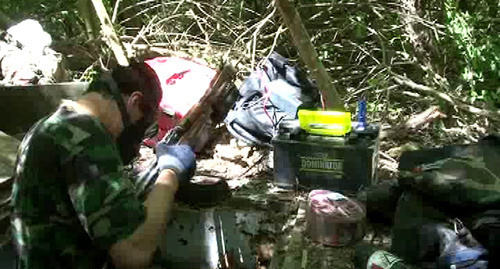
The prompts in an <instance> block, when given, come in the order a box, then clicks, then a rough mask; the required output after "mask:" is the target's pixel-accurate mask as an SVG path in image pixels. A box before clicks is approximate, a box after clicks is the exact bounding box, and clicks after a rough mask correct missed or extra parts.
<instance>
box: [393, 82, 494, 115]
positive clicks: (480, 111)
mask: <svg viewBox="0 0 500 269" xmlns="http://www.w3.org/2000/svg"><path fill="white" fill-rule="evenodd" d="M392 75H393V79H394V80H395V81H396V82H397V83H398V84H401V85H404V86H407V87H409V88H411V89H413V90H416V91H418V92H420V93H423V94H427V95H431V96H434V97H436V98H438V99H440V100H442V101H445V102H446V103H448V104H449V105H451V106H453V107H456V108H458V109H460V110H463V111H465V112H469V113H472V114H475V115H479V116H484V117H488V118H489V119H491V120H495V121H500V110H496V111H494V110H486V109H481V108H478V107H475V106H472V105H469V104H466V103H464V102H462V101H460V100H457V99H456V98H453V97H451V96H450V95H448V94H446V93H444V92H440V91H438V90H435V89H432V88H430V87H428V86H425V85H421V84H417V83H415V82H413V81H412V80H410V79H409V78H407V77H403V76H401V75H398V74H395V73H392Z"/></svg>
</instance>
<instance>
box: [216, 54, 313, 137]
mask: <svg viewBox="0 0 500 269" xmlns="http://www.w3.org/2000/svg"><path fill="white" fill-rule="evenodd" d="M239 91H240V97H239V100H238V101H237V102H236V103H235V105H234V107H233V109H232V110H231V111H229V113H228V115H227V117H226V119H225V120H224V122H225V123H226V126H227V129H228V130H229V132H230V133H231V134H232V135H233V136H234V137H236V138H238V139H240V140H242V141H243V142H245V143H247V144H250V145H270V141H271V139H272V137H273V136H274V135H275V134H276V132H277V129H278V125H279V123H280V122H281V121H282V120H283V119H296V118H297V111H298V109H299V107H301V108H314V107H318V105H319V104H320V95H319V91H318V89H317V87H316V86H315V84H314V83H313V82H312V81H310V80H308V79H307V78H306V76H305V73H304V72H302V71H301V70H300V69H299V68H298V67H296V66H293V65H291V63H290V62H289V60H288V59H287V58H285V57H283V56H281V55H279V54H278V53H276V52H273V53H272V54H271V55H270V57H269V58H268V59H266V60H265V61H264V63H263V65H262V67H259V68H257V69H256V70H255V71H254V72H252V73H251V74H250V76H249V77H248V78H247V79H246V80H245V82H244V83H243V85H242V86H241V88H240V90H239Z"/></svg>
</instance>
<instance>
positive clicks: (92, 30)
mask: <svg viewBox="0 0 500 269" xmlns="http://www.w3.org/2000/svg"><path fill="white" fill-rule="evenodd" d="M77 5H78V11H79V13H80V15H81V16H82V18H83V22H84V23H85V29H86V30H87V36H88V38H89V39H90V40H96V39H97V38H98V37H99V20H98V19H97V17H96V14H95V11H94V8H93V7H92V2H91V1H90V0H78V3H77Z"/></svg>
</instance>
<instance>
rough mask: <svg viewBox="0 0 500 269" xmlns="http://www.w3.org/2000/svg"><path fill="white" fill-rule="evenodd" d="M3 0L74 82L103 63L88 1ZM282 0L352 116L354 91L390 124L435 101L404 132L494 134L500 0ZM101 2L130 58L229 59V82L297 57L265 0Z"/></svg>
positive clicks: (467, 138) (498, 117)
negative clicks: (36, 27)
mask: <svg viewBox="0 0 500 269" xmlns="http://www.w3.org/2000/svg"><path fill="white" fill-rule="evenodd" d="M6 2H7V3H6V4H5V5H4V6H3V7H2V8H3V9H4V10H3V12H4V13H6V14H7V15H8V16H10V17H11V18H13V19H14V20H21V19H23V18H27V17H32V18H36V19H38V20H40V21H41V22H42V24H43V25H44V26H45V27H46V30H47V31H48V32H49V33H50V34H51V35H52V37H53V39H54V41H55V44H54V47H55V48H56V50H58V51H60V52H62V53H64V54H65V55H67V56H68V61H69V63H70V68H71V69H72V70H73V71H74V76H75V79H80V78H85V76H82V74H84V73H85V72H84V71H85V70H86V69H87V68H88V67H89V66H91V65H92V64H95V63H100V64H103V65H109V63H110V61H112V54H111V52H110V50H109V49H108V48H107V46H106V45H105V44H104V43H103V42H102V41H101V39H100V38H99V35H97V36H93V34H92V31H90V30H91V29H90V30H89V23H88V21H86V19H85V18H86V16H85V14H82V13H83V11H82V8H81V7H82V5H84V4H85V3H86V2H87V3H90V1H87V0H80V1H76V2H75V1H70V0H59V1H50V2H47V1H41V0H16V1H14V0H9V1H6ZM291 2H294V4H295V6H296V8H297V9H298V11H299V13H300V15H301V18H302V20H303V23H304V24H305V27H306V29H307V30H308V32H309V34H310V36H311V38H312V42H313V44H314V46H315V48H316V50H317V52H318V54H319V55H320V59H321V60H322V62H323V64H324V65H325V67H326V68H327V71H328V73H329V75H330V76H331V78H332V79H333V80H334V83H335V85H336V88H337V89H338V90H339V92H340V93H341V95H342V96H343V98H344V103H345V104H346V107H347V108H348V109H349V110H350V111H352V112H355V104H356V100H357V98H358V97H359V96H361V95H364V96H366V97H367V98H368V101H369V111H370V114H369V119H370V120H372V121H377V122H380V123H382V124H383V126H387V128H394V126H399V125H401V123H402V122H405V121H406V120H408V119H409V118H411V117H412V116H413V115H415V114H418V113H420V112H422V111H424V110H426V109H428V108H429V107H431V106H437V107H438V108H439V110H440V111H441V112H442V114H441V115H445V117H438V118H436V119H432V120H431V121H429V122H425V125H424V127H425V126H426V127H427V128H423V129H425V130H427V131H425V132H424V133H425V135H418V136H414V137H413V138H411V139H417V140H418V141H419V142H421V143H422V144H425V145H436V144H444V143H450V142H460V143H462V142H471V141H476V140H477V138H478V137H479V136H482V135H484V134H485V133H487V132H498V125H499V124H498V122H499V121H500V111H499V110H498V109H499V106H500V83H499V82H500V37H499V36H498V34H497V33H498V32H499V30H500V19H499V18H500V2H498V1H496V0H477V1H467V0H387V1H374V0H331V1H325V0H300V1H291ZM104 3H105V5H106V7H107V9H108V12H109V14H110V16H111V17H112V21H113V23H114V26H115V29H116V30H117V32H118V33H119V35H120V36H121V40H122V42H123V43H124V45H125V47H126V48H127V51H128V52H129V53H130V54H131V55H134V56H141V55H146V54H148V55H151V53H153V54H154V53H156V54H165V53H171V52H175V53H177V54H178V53H184V54H186V55H189V56H191V57H196V58H200V59H203V60H205V61H207V62H208V63H209V64H212V65H214V66H215V65H217V64H219V63H220V62H221V61H223V60H227V59H230V60H233V61H235V62H238V63H239V65H238V67H239V70H240V79H244V76H245V75H246V74H248V72H250V71H251V70H253V68H254V67H255V66H256V65H257V64H258V63H259V60H260V59H262V58H263V57H266V56H267V55H269V54H270V53H271V52H272V51H278V52H279V53H281V54H282V55H284V56H286V57H289V58H290V59H292V60H293V61H295V62H297V63H299V64H300V60H299V57H298V53H299V52H298V51H297V49H296V48H295V47H294V46H293V43H292V42H291V39H290V36H289V35H288V32H287V31H286V25H285V24H284V23H283V20H282V18H281V16H280V12H279V10H278V9H277V7H276V5H275V3H274V2H273V1H271V0H252V1H250V0H239V1H236V0H176V1H166V0H142V1H141V0H105V1H104ZM78 10H80V11H78ZM90 28H91V27H90ZM94 35H95V33H94ZM421 129H422V128H421ZM420 134H422V133H420ZM393 138H394V140H397V139H398V137H397V136H396V137H393ZM400 138H401V137H400ZM404 139H406V140H408V138H407V137H405V138H404ZM411 139H409V140H411Z"/></svg>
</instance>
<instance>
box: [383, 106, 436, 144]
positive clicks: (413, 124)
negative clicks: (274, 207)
mask: <svg viewBox="0 0 500 269" xmlns="http://www.w3.org/2000/svg"><path fill="white" fill-rule="evenodd" d="M439 118H446V115H445V114H444V113H443V112H441V111H439V107H437V106H431V107H429V108H428V109H426V110H425V111H424V112H422V113H419V114H417V115H414V116H412V117H411V118H410V119H408V120H407V121H406V122H404V123H402V124H399V125H397V126H395V127H392V128H390V129H388V130H383V131H381V132H380V138H381V139H383V138H387V137H390V136H394V135H395V134H404V133H405V132H406V131H408V130H415V129H418V128H420V127H421V126H423V125H425V124H428V123H431V122H433V121H434V120H436V119H439Z"/></svg>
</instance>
